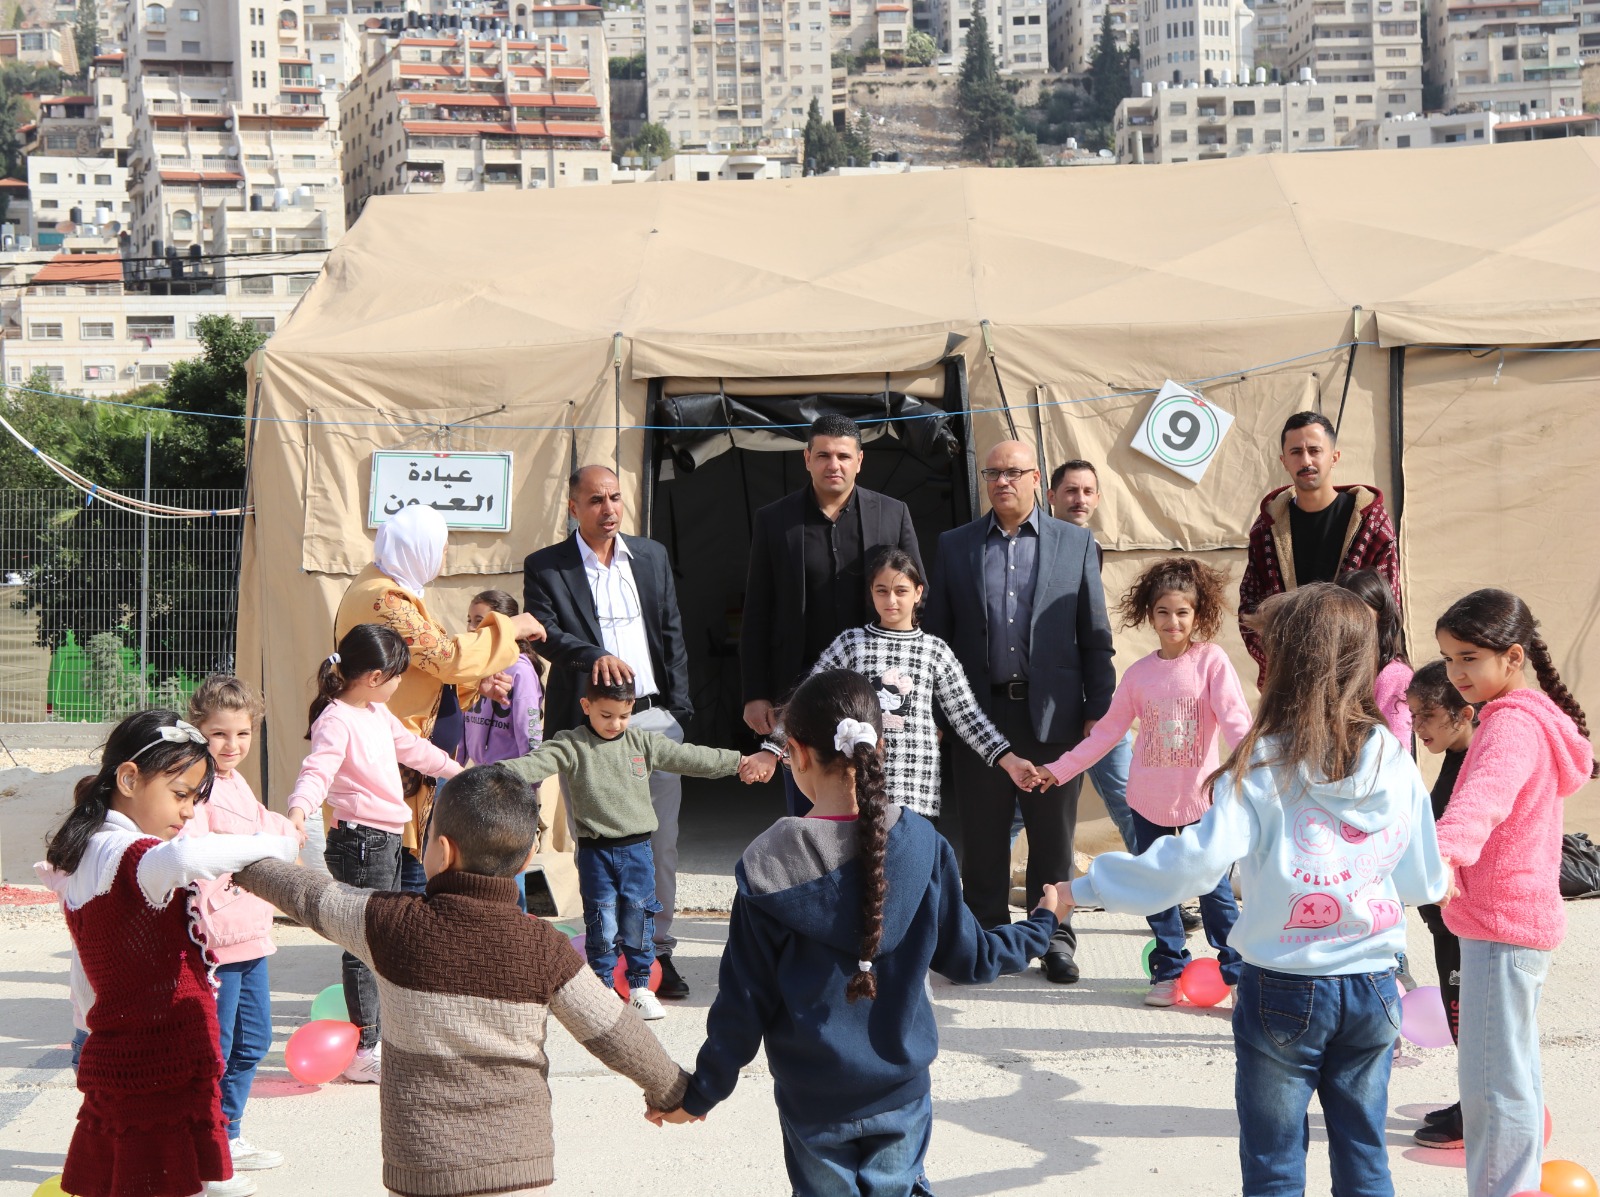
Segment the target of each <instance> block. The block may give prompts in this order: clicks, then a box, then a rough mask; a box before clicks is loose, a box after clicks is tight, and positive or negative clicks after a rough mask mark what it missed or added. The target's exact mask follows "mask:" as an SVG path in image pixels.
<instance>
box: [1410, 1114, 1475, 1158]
mask: <svg viewBox="0 0 1600 1197" xmlns="http://www.w3.org/2000/svg"><path fill="white" fill-rule="evenodd" d="M1450 1108H1451V1109H1452V1110H1454V1111H1455V1117H1453V1118H1450V1119H1447V1120H1445V1121H1443V1122H1435V1123H1434V1124H1433V1125H1432V1126H1424V1127H1423V1128H1422V1129H1421V1130H1419V1131H1417V1132H1416V1134H1414V1135H1412V1136H1411V1137H1412V1138H1413V1139H1415V1140H1416V1141H1417V1143H1418V1144H1419V1145H1420V1146H1422V1147H1433V1148H1437V1149H1438V1150H1440V1151H1447V1150H1449V1149H1450V1148H1452V1147H1462V1146H1464V1145H1465V1144H1466V1136H1465V1135H1464V1134H1462V1131H1461V1107H1460V1106H1451V1107H1450Z"/></svg>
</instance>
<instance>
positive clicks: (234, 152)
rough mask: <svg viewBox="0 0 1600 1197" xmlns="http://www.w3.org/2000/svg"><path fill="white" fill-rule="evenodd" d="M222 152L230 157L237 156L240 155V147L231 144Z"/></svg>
mask: <svg viewBox="0 0 1600 1197" xmlns="http://www.w3.org/2000/svg"><path fill="white" fill-rule="evenodd" d="M222 152H223V153H224V154H226V155H227V156H228V157H230V158H237V157H238V156H239V147H238V146H236V145H230V146H228V147H227V148H226V149H224V150H223V151H222Z"/></svg>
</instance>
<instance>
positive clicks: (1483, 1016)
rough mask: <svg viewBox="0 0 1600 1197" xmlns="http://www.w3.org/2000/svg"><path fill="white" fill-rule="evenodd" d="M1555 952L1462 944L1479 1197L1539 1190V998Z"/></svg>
mask: <svg viewBox="0 0 1600 1197" xmlns="http://www.w3.org/2000/svg"><path fill="white" fill-rule="evenodd" d="M1549 973H1550V953H1549V952H1541V951H1538V950H1537V949H1535V948H1519V947H1515V946H1514V945H1512V944H1507V943H1493V942H1490V941H1488V940H1482V939H1463V940H1462V941H1461V1040H1460V1043H1459V1044H1458V1045H1457V1067H1458V1068H1459V1070H1460V1074H1461V1124H1462V1128H1463V1129H1464V1131H1465V1132H1466V1140H1467V1190H1468V1192H1470V1193H1471V1194H1472V1197H1508V1195H1509V1194H1512V1193H1520V1192H1523V1191H1524V1190H1526V1191H1529V1192H1532V1191H1535V1190H1537V1189H1538V1187H1539V1166H1540V1160H1541V1157H1542V1155H1543V1142H1544V1083H1543V1079H1542V1077H1541V1076H1540V1072H1539V1021H1538V1014H1539V995H1540V993H1541V992H1542V991H1543V989H1544V981H1545V977H1547V976H1548V975H1549Z"/></svg>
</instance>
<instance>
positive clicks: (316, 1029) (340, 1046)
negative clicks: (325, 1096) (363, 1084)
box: [283, 1018, 361, 1085]
mask: <svg viewBox="0 0 1600 1197" xmlns="http://www.w3.org/2000/svg"><path fill="white" fill-rule="evenodd" d="M360 1041H361V1032H360V1031H359V1030H358V1029H357V1028H356V1026H355V1025H354V1024H353V1023H348V1022H335V1021H334V1020H333V1019H331V1018H319V1019H317V1020H316V1021H315V1022H308V1023H306V1024H305V1025H304V1026H303V1027H301V1028H300V1029H299V1030H297V1031H295V1033H294V1034H293V1035H290V1036H289V1042H288V1043H287V1044H286V1045H285V1046H284V1049H283V1058H284V1061H285V1062H286V1063H287V1064H288V1065H289V1074H290V1075H291V1076H293V1077H294V1079H295V1080H297V1081H300V1082H301V1083H302V1084H306V1085H325V1084H327V1083H328V1082H329V1081H331V1080H333V1078H334V1077H336V1076H338V1075H339V1074H340V1073H341V1072H343V1071H344V1070H345V1069H346V1068H349V1067H350V1061H352V1060H354V1059H355V1058H356V1046H357V1045H358V1044H359V1043H360Z"/></svg>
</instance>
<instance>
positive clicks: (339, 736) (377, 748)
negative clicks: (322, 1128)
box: [289, 623, 461, 1084]
mask: <svg viewBox="0 0 1600 1197" xmlns="http://www.w3.org/2000/svg"><path fill="white" fill-rule="evenodd" d="M410 666H411V650H410V649H409V648H408V647H407V646H406V642H405V641H404V640H403V639H401V637H400V633H398V632H396V631H395V630H394V629H393V628H390V627H387V626H385V625H384V624H378V623H358V624H356V626H355V627H353V628H351V629H350V630H349V631H348V632H346V633H345V634H344V638H343V639H342V640H340V641H339V649H338V651H337V652H333V653H329V654H328V656H327V657H325V658H324V659H323V662H322V664H321V665H320V666H319V667H318V669H317V697H316V698H315V699H313V700H312V703H311V729H310V730H309V731H308V732H306V739H308V740H310V741H311V751H310V752H309V753H307V754H306V759H305V761H304V762H303V763H302V764H301V765H300V776H299V777H298V778H297V779H296V780H295V783H294V789H293V790H292V791H290V793H289V821H290V822H292V823H293V824H294V825H295V827H297V828H299V827H303V826H304V825H305V820H306V816H307V815H308V814H310V813H311V812H312V811H315V810H316V809H317V808H318V807H320V806H321V805H322V804H323V803H324V802H326V803H327V804H328V806H329V807H330V808H331V810H332V813H333V817H332V819H331V821H330V822H329V824H328V837H327V839H328V846H327V848H326V850H325V851H324V853H323V856H324V859H325V860H327V862H328V872H329V873H331V874H333V879H334V880H335V881H342V882H344V883H345V884H346V885H353V886H355V887H356V888H357V889H377V890H397V889H399V888H400V833H401V832H402V831H403V830H404V829H405V826H406V824H407V823H408V822H410V821H411V808H410V807H409V806H407V805H406V800H405V790H404V788H403V785H402V783H401V781H400V766H401V765H409V766H411V768H413V769H415V770H416V771H417V772H418V773H421V774H422V775H423V776H424V777H439V778H445V779H448V778H451V777H454V776H455V775H456V774H457V773H460V772H461V766H460V765H458V764H456V762H455V761H453V760H451V759H450V758H449V757H448V756H446V755H445V754H444V752H443V751H442V750H441V749H439V748H436V747H435V746H434V745H432V744H430V743H428V741H427V740H424V739H423V738H422V737H421V736H418V735H417V734H416V733H415V732H412V731H410V730H409V729H408V728H407V727H406V726H405V724H403V723H401V722H400V720H399V719H397V718H395V716H394V715H393V714H392V713H391V712H390V711H389V708H388V707H387V706H385V705H384V704H385V703H387V702H388V701H389V699H390V698H391V697H393V696H394V692H395V691H396V690H397V689H399V687H400V679H401V677H402V676H403V675H404V674H405V671H406V670H407V669H408V668H410ZM344 1001H345V1006H346V1008H347V1009H348V1010H349V1011H350V1021H351V1022H353V1023H355V1024H356V1026H358V1027H360V1028H361V1039H360V1045H359V1046H358V1047H357V1049H356V1058H355V1060H354V1062H353V1063H352V1064H351V1065H350V1067H349V1068H347V1069H345V1071H344V1077H345V1079H346V1080H348V1081H365V1082H370V1083H374V1084H375V1083H377V1082H378V1081H379V1080H380V1079H381V1076H382V1061H381V1055H382V1052H381V1049H380V1046H379V1044H380V1040H381V1038H382V1036H381V1028H380V1026H379V1010H378V982H377V981H376V979H374V977H373V975H372V971H371V970H370V969H369V968H368V967H367V966H366V965H365V964H364V963H362V961H360V960H359V959H357V958H356V957H355V956H352V955H351V954H350V953H349V952H346V953H345V954H344Z"/></svg>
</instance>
